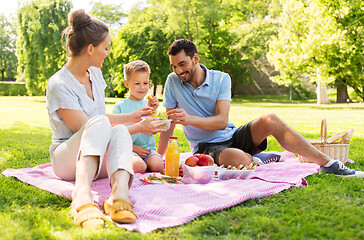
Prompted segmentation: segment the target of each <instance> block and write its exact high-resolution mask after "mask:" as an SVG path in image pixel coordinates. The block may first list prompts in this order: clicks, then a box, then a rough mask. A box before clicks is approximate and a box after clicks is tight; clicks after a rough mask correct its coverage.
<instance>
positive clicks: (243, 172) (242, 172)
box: [216, 163, 257, 180]
mask: <svg viewBox="0 0 364 240" xmlns="http://www.w3.org/2000/svg"><path fill="white" fill-rule="evenodd" d="M256 167H257V165H256V164H255V163H251V164H250V165H248V166H246V165H240V166H238V167H233V166H230V165H229V166H227V167H225V166H224V165H221V166H219V167H217V168H216V171H217V175H218V177H219V179H221V180H228V179H246V178H247V177H249V175H250V174H252V173H254V171H255V168H256Z"/></svg>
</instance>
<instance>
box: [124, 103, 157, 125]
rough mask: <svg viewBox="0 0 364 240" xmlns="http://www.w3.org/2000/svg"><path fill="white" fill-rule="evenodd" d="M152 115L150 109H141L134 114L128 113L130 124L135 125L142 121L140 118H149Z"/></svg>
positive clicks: (151, 109)
mask: <svg viewBox="0 0 364 240" xmlns="http://www.w3.org/2000/svg"><path fill="white" fill-rule="evenodd" d="M152 113H153V108H151V107H142V108H139V109H137V110H135V111H134V112H132V113H130V117H131V122H132V123H136V122H140V121H141V120H142V117H149V116H150V115H151V114H152Z"/></svg>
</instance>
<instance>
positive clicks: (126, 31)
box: [112, 6, 172, 94]
mask: <svg viewBox="0 0 364 240" xmlns="http://www.w3.org/2000/svg"><path fill="white" fill-rule="evenodd" d="M159 10H160V9H157V8H155V7H154V6H150V7H148V8H145V9H143V11H140V10H138V9H134V11H132V12H131V13H130V15H129V16H128V17H129V21H128V22H127V23H126V24H125V25H124V26H123V27H122V28H121V29H120V31H119V32H118V35H117V38H116V39H115V40H114V41H113V47H112V53H113V54H114V56H115V69H117V72H115V81H116V82H117V83H118V87H117V89H118V90H119V91H122V90H123V88H124V86H123V83H122V82H123V79H124V74H123V68H124V65H125V64H127V63H128V62H130V61H133V60H137V59H138V60H143V61H145V62H147V63H148V64H149V66H150V68H151V75H150V80H151V82H152V84H153V85H154V94H156V86H157V85H159V84H164V81H165V79H166V74H167V73H168V72H169V71H170V66H169V61H168V56H167V55H166V52H167V49H168V46H169V43H170V42H171V41H172V38H171V37H170V36H169V35H168V34H166V33H165V32H164V27H165V25H166V22H165V20H166V18H165V15H164V14H163V12H160V11H159Z"/></svg>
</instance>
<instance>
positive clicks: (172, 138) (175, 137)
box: [169, 137, 178, 139]
mask: <svg viewBox="0 0 364 240" xmlns="http://www.w3.org/2000/svg"><path fill="white" fill-rule="evenodd" d="M169 139H178V137H169Z"/></svg>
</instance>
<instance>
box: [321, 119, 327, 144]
mask: <svg viewBox="0 0 364 240" xmlns="http://www.w3.org/2000/svg"><path fill="white" fill-rule="evenodd" d="M322 135H324V139H322V137H323V136H322ZM320 139H321V142H322V143H324V144H326V143H327V123H326V119H322V121H321V136H320Z"/></svg>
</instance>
